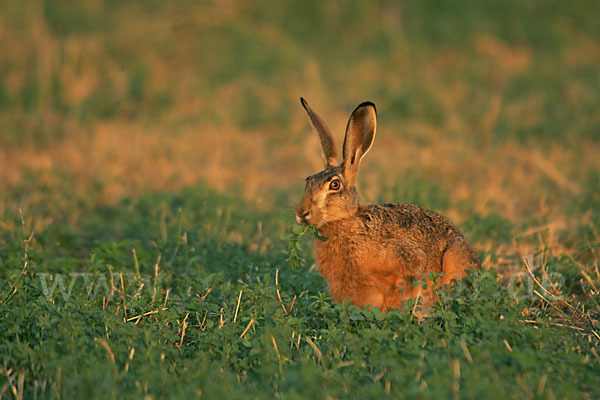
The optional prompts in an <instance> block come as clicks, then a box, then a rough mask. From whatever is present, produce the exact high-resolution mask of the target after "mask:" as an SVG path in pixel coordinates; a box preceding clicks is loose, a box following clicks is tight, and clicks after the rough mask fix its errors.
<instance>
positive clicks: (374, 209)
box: [358, 203, 462, 240]
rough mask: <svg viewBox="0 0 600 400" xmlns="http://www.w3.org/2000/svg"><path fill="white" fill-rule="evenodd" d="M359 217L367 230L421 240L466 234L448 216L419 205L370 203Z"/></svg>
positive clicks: (388, 235) (363, 208)
mask: <svg viewBox="0 0 600 400" xmlns="http://www.w3.org/2000/svg"><path fill="white" fill-rule="evenodd" d="M358 216H359V218H360V219H362V220H363V223H364V224H365V228H366V229H367V230H369V231H371V232H372V233H376V234H381V235H384V236H387V237H390V236H397V235H401V236H405V235H411V236H414V238H415V239H417V240H418V239H429V240H431V239H450V238H453V237H455V236H462V235H461V233H460V231H459V230H458V229H457V228H456V227H455V226H454V225H453V224H452V223H451V222H450V221H449V220H448V218H446V217H444V216H443V215H441V214H438V213H436V212H435V211H431V210H428V209H426V208H424V207H421V206H418V205H416V204H406V203H388V204H382V205H375V204H373V205H368V206H364V207H362V209H361V211H360V212H359V215H358Z"/></svg>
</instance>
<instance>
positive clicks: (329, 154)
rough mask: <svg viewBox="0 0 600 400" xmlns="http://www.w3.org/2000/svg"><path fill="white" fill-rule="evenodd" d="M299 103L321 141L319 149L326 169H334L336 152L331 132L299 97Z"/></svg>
mask: <svg viewBox="0 0 600 400" xmlns="http://www.w3.org/2000/svg"><path fill="white" fill-rule="evenodd" d="M300 103H301V104H302V107H304V109H305V110H306V113H307V114H308V118H309V119H310V123H311V124H312V126H313V128H314V130H315V131H317V133H318V134H319V139H320V140H321V148H322V149H323V158H324V159H325V166H326V167H334V166H335V165H336V163H337V151H336V150H335V143H334V141H333V136H332V135H331V131H330V130H329V128H328V127H327V125H325V122H323V120H322V119H321V117H319V116H318V115H317V113H315V112H314V111H313V110H312V109H311V108H310V107H309V106H308V103H307V102H306V100H304V98H302V97H300Z"/></svg>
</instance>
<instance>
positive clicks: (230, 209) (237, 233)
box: [0, 1, 600, 398]
mask: <svg viewBox="0 0 600 400" xmlns="http://www.w3.org/2000/svg"><path fill="white" fill-rule="evenodd" d="M598 10H599V7H598V4H597V2H594V1H587V2H586V1H579V2H575V3H572V4H567V3H563V2H550V3H548V2H544V3H541V2H528V3H522V2H505V1H504V2H500V1H490V2H485V3H482V2H471V1H466V2H459V3H447V4H440V3H439V2H429V1H406V2H402V3H397V2H387V1H380V2H362V1H357V2H352V3H351V4H341V3H336V2H332V3H323V2H312V1H306V2H302V3H296V2H284V3H281V4H280V5H278V6H273V5H272V4H270V3H269V4H267V3H266V2H260V1H253V2H249V3H244V4H235V3H228V2H225V3H223V2H217V3H196V2H185V1H184V2H177V3H164V2H153V1H151V2H147V1H145V2H136V1H130V2H127V3H123V4H116V3H114V2H110V1H106V2H102V1H99V2H98V1H75V2H61V3H56V2H50V1H38V2H36V1H33V2H27V3H23V4H21V3H3V4H1V5H0V33H1V34H0V45H1V46H2V47H3V48H6V49H10V51H8V52H7V53H6V54H5V55H0V71H1V72H2V73H1V74H0V76H2V78H1V79H0V122H1V124H2V127H3V129H2V130H1V131H0V185H2V186H1V187H2V190H1V191H0V338H1V339H0V398H64V397H89V398H139V397H149V398H184V397H185V398H189V397H199V396H206V397H216V396H222V397H223V396H225V397H227V398H229V397H232V398H233V397H235V398H238V397H252V398H257V397H260V398H263V397H265V398H266V397H269V398H272V397H278V398H307V397H311V398H312V397H315V398H346V397H350V396H353V397H355V396H358V397H361V398H371V397H394V398H397V397H405V398H440V397H442V398H447V397H453V398H476V397H477V398H479V397H483V396H485V397H489V398H506V397H508V396H510V397H519V398H580V397H584V398H595V397H598V396H600V392H599V389H598V388H600V381H599V380H600V378H599V376H600V374H599V373H598V372H599V371H600V355H599V354H600V348H599V343H600V338H599V337H598V335H599V334H600V323H599V322H598V321H599V319H600V318H599V316H600V305H599V302H600V297H599V294H598V293H599V289H600V272H599V268H600V267H599V262H600V218H599V216H598V210H599V209H600V197H599V193H600V190H599V189H600V188H599V182H600V180H599V178H600V177H599V175H598V171H599V170H600V161H599V160H598V157H597V154H598V152H599V151H600V146H599V141H598V139H599V138H600V135H599V132H600V120H599V117H598V113H597V112H596V111H597V110H598V107H600V97H599V95H598V93H599V91H598V88H599V84H600V74H599V73H598V69H597V67H596V66H597V65H598V63H599V62H600V50H599V49H600V31H599V30H598V24H597V21H596V20H597V18H596V15H597V14H598ZM300 96H304V97H306V98H307V99H308V100H309V101H310V103H311V106H313V108H314V109H316V110H317V111H318V112H319V113H320V114H321V115H322V116H323V117H324V118H325V119H326V120H327V121H328V123H329V124H330V127H331V128H332V130H333V131H334V134H335V135H336V137H337V138H338V139H339V140H340V141H341V132H343V128H344V126H345V123H346V119H347V117H348V114H349V112H350V111H351V110H352V109H353V108H354V106H355V105H356V104H358V103H359V102H361V101H363V100H367V99H368V100H372V101H374V102H375V103H376V104H377V106H378V119H379V121H378V135H377V138H376V141H375V145H374V147H373V149H372V151H371V152H370V153H369V155H368V156H367V157H366V158H365V160H364V162H363V165H362V167H361V175H360V177H359V181H360V182H359V194H360V196H361V198H362V200H363V201H373V202H390V201H404V202H414V203H418V204H421V205H424V206H427V207H430V208H432V209H434V210H436V211H440V212H442V213H444V214H445V215H448V216H449V217H450V218H451V219H452V220H453V221H455V222H456V223H457V224H458V225H459V226H460V227H461V229H462V230H463V231H464V233H465V234H466V236H467V237H468V238H469V239H470V240H472V241H473V243H474V244H475V247H476V248H477V249H478V251H479V254H480V257H481V259H482V261H483V266H484V270H483V271H482V272H481V273H477V274H474V275H473V276H471V277H470V278H469V279H468V281H467V282H465V283H463V284H461V285H459V286H457V287H456V288H455V290H454V291H452V292H444V291H443V292H441V293H440V295H439V297H440V302H439V303H437V304H436V305H435V306H434V308H433V310H432V311H431V316H430V317H428V318H426V319H425V320H419V319H417V318H416V317H415V316H414V315H413V313H412V311H413V309H414V308H413V305H409V306H408V307H407V308H406V309H405V310H400V311H394V312H389V313H387V314H382V313H380V312H379V311H378V310H371V311H369V310H360V309H358V308H357V307H354V306H351V305H349V304H346V303H344V304H334V303H333V302H332V300H331V298H330V297H329V295H328V294H327V290H326V284H325V282H324V280H323V279H322V278H321V277H320V276H319V275H318V273H317V272H316V270H315V268H314V265H313V262H314V259H313V256H312V252H311V248H312V247H311V246H312V244H311V243H310V242H311V241H310V240H307V239H308V238H309V237H310V235H311V233H310V232H307V231H304V230H303V229H300V228H299V227H296V228H292V227H291V225H292V223H293V219H294V218H293V211H292V210H293V207H294V205H295V204H296V202H297V201H298V200H299V197H300V196H301V191H302V182H303V178H304V177H305V176H306V175H308V174H310V173H313V172H316V171H317V170H318V169H319V168H320V167H321V159H320V154H319V149H318V143H317V139H316V137H315V135H314V134H312V132H310V130H309V128H308V123H307V121H306V117H305V115H304V114H303V112H302V110H301V108H300V107H299V104H298V98H299V97H300ZM433 278H435V277H433Z"/></svg>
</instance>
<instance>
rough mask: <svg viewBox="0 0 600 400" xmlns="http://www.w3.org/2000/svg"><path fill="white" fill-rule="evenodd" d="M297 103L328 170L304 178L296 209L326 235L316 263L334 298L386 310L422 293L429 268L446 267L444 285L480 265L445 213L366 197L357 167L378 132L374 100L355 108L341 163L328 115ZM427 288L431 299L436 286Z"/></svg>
mask: <svg viewBox="0 0 600 400" xmlns="http://www.w3.org/2000/svg"><path fill="white" fill-rule="evenodd" d="M300 102H301V104H302V106H303V107H304V109H305V110H306V112H307V113H308V117H309V119H310V122H311V124H312V126H313V128H314V130H316V132H317V134H318V135H319V139H320V142H321V148H322V150H323V155H324V159H325V169H324V170H323V171H321V172H319V173H317V174H314V175H311V176H309V177H308V178H306V188H305V190H304V195H303V197H302V201H301V202H300V204H299V205H298V207H297V209H296V221H297V222H298V223H299V224H312V225H314V226H316V227H317V228H319V229H320V231H321V232H322V234H323V236H325V237H326V240H324V241H322V240H316V241H315V242H316V246H315V247H316V248H315V250H316V259H317V267H318V270H319V272H320V273H321V275H323V277H324V278H325V279H326V280H327V283H328V286H329V292H330V293H331V296H332V297H333V299H334V300H335V301H336V302H341V301H342V300H344V299H349V300H350V301H351V303H352V304H355V305H357V306H359V307H361V308H363V307H365V306H370V307H379V309H380V310H382V311H386V310H387V309H388V308H395V307H399V306H402V305H404V303H405V301H406V300H407V299H409V298H416V297H417V296H418V294H419V293H420V292H419V287H418V286H415V285H413V282H414V281H416V280H420V279H421V278H422V277H423V274H424V273H426V272H437V273H440V274H441V273H442V272H443V273H444V274H443V276H442V278H441V283H442V284H449V283H451V282H452V280H459V279H461V278H463V277H464V276H465V274H466V272H467V270H468V269H470V268H472V269H478V268H480V262H479V258H478V256H477V253H476V252H475V250H474V249H473V246H472V245H471V243H469V241H467V239H465V237H464V236H463V235H462V234H461V232H460V231H459V230H458V229H457V228H456V227H455V226H454V225H453V224H452V223H451V222H450V221H449V220H448V219H447V218H445V217H443V216H442V215H440V214H438V213H436V212H433V211H430V210H427V209H425V208H423V207H420V206H418V205H414V204H403V203H396V204H383V205H374V204H361V203H359V201H358V196H357V193H356V188H355V183H356V176H357V173H358V166H359V164H360V161H361V160H362V158H363V157H364V156H365V154H367V152H368V151H369V149H370V148H371V145H372V144H373V139H374V137H375V128H376V117H377V112H376V109H375V105H374V104H373V103H371V102H364V103H362V104H360V105H359V106H358V107H356V109H355V110H354V111H353V112H352V115H351V116H350V119H349V120H348V125H347V127H346V136H345V139H344V147H343V154H342V155H343V157H342V158H343V159H342V162H341V164H339V165H338V164H337V151H336V146H335V143H334V140H333V136H332V134H331V132H330V130H329V128H327V126H326V125H325V123H324V122H323V120H322V119H321V118H320V117H319V116H318V115H317V114H316V113H315V112H314V111H313V110H312V109H311V108H310V107H309V105H308V103H307V102H306V100H304V99H303V98H300ZM427 292H428V293H422V295H423V297H424V304H427V303H429V302H431V300H432V292H431V289H429V290H428V291H427Z"/></svg>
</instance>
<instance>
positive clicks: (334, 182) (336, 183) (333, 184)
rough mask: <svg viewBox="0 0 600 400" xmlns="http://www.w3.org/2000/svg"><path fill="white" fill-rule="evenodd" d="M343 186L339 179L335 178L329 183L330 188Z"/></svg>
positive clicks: (336, 188)
mask: <svg viewBox="0 0 600 400" xmlns="http://www.w3.org/2000/svg"><path fill="white" fill-rule="evenodd" d="M341 186H342V184H341V182H340V180H339V179H334V180H332V181H331V182H330V183H329V190H340V187H341Z"/></svg>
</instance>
